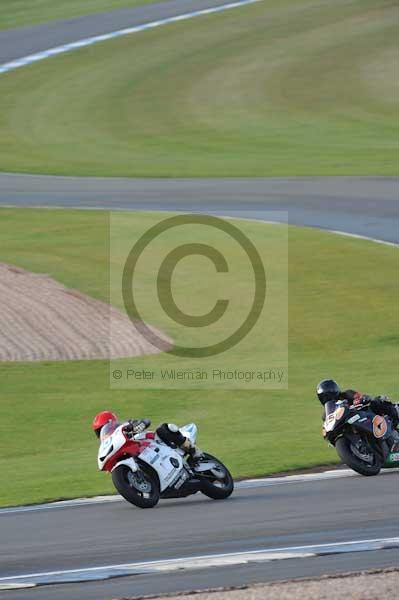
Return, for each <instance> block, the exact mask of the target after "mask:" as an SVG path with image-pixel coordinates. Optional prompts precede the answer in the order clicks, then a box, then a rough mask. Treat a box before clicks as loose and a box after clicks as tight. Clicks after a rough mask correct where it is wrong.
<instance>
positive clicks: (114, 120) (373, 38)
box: [0, 0, 399, 177]
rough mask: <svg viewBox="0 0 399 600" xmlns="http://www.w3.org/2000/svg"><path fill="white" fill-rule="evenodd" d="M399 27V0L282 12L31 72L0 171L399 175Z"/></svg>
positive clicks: (9, 118) (9, 119)
mask: <svg viewBox="0 0 399 600" xmlns="http://www.w3.org/2000/svg"><path fill="white" fill-rule="evenodd" d="M398 19H399V7H398V6H397V4H396V3H395V2H392V0H381V1H380V2H379V3H378V6H376V4H375V2H374V1H373V0H345V1H342V0H331V1H329V2H322V1H321V0H318V1H315V0H268V1H267V2H266V1H265V2H260V3H259V4H256V5H253V6H247V7H245V8H241V9H235V10H234V11H227V12H225V13H223V14H219V15H212V16H211V15H210V16H207V17H201V18H198V19H194V20H191V21H186V22H182V23H178V24H174V25H168V26H165V27H161V28H158V29H156V30H152V31H146V32H142V33H140V34H135V35H131V36H128V37H125V38H123V39H118V40H114V41H109V42H106V43H103V44H100V45H96V46H94V47H91V48H86V49H81V50H79V51H75V52H73V53H71V54H68V55H64V56H60V57H57V58H54V59H51V60H48V61H45V62H41V63H40V64H36V65H32V66H30V67H29V68H25V69H19V70H18V71H16V72H13V73H9V74H7V75H5V76H2V77H1V78H0V94H1V98H2V110H1V114H0V169H1V170H3V171H23V172H33V173H53V174H63V175H65V174H68V175H98V176H103V175H109V176H145V177H151V176H162V177H172V176H173V177H174V176H176V177H184V176H187V177H189V176H194V177H206V176H215V177H220V176H233V177H236V176H272V175H275V176H284V175H288V176H294V175H349V174H350V175H397V174H398V164H399V86H398V83H397V81H398V78H397V73H398V71H399V51H398V41H397V22H398ZM116 66H117V68H116Z"/></svg>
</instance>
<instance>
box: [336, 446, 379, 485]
mask: <svg viewBox="0 0 399 600" xmlns="http://www.w3.org/2000/svg"><path fill="white" fill-rule="evenodd" d="M335 449H336V451H337V453H338V456H339V457H340V459H341V460H342V462H343V463H345V464H346V465H348V467H350V468H351V469H353V471H356V473H360V475H365V476H366V477H368V476H371V475H378V473H379V472H380V470H381V467H382V462H381V459H380V458H379V457H378V456H377V455H376V453H375V451H374V450H373V448H372V446H371V445H370V443H369V441H368V439H367V437H366V436H364V437H361V438H359V440H358V441H357V442H355V441H354V440H353V439H350V438H347V437H340V438H339V439H337V441H336V442H335Z"/></svg>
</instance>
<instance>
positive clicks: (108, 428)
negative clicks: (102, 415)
mask: <svg viewBox="0 0 399 600" xmlns="http://www.w3.org/2000/svg"><path fill="white" fill-rule="evenodd" d="M117 427H118V423H116V422H115V421H108V423H106V424H105V425H104V427H102V429H101V434H100V440H101V441H102V442H103V441H104V440H105V439H106V438H107V437H109V436H110V435H112V434H113V433H114V431H115V429H116V428H117Z"/></svg>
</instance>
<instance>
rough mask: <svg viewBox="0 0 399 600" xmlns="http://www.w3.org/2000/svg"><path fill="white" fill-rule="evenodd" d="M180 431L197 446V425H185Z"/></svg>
mask: <svg viewBox="0 0 399 600" xmlns="http://www.w3.org/2000/svg"><path fill="white" fill-rule="evenodd" d="M180 431H181V432H182V434H183V435H184V436H185V437H186V438H188V439H189V440H190V442H191V443H192V444H194V445H195V444H196V443H197V434H198V429H197V426H196V425H195V423H189V424H188V425H184V427H180Z"/></svg>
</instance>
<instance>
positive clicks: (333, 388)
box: [316, 379, 341, 405]
mask: <svg viewBox="0 0 399 600" xmlns="http://www.w3.org/2000/svg"><path fill="white" fill-rule="evenodd" d="M316 392H317V395H318V397H319V400H320V402H321V403H322V404H323V405H324V404H325V403H326V402H328V401H329V400H338V399H339V395H340V393H341V390H340V387H339V385H338V383H337V382H336V381H334V380H333V379H323V381H320V383H319V385H318V386H317V388H316Z"/></svg>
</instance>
